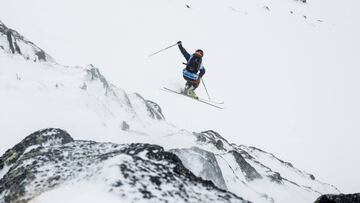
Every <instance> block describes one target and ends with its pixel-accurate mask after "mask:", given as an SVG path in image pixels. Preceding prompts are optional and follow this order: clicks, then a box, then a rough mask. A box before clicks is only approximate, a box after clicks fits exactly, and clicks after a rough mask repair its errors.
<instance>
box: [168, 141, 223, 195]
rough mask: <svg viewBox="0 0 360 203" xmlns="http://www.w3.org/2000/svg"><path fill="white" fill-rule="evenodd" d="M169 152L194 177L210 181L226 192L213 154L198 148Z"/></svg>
mask: <svg viewBox="0 0 360 203" xmlns="http://www.w3.org/2000/svg"><path fill="white" fill-rule="evenodd" d="M170 151H171V152H173V153H175V154H176V155H177V156H178V157H179V158H180V159H181V161H182V162H183V164H184V165H185V167H186V168H188V169H190V170H191V171H192V172H193V173H194V174H195V175H197V176H199V177H201V178H203V179H205V180H211V181H212V182H213V183H214V184H215V185H216V186H218V187H219V188H221V189H224V190H227V186H226V183H225V180H224V177H223V174H222V172H221V169H220V167H219V164H218V162H217V160H216V157H215V155H214V153H212V152H209V151H205V150H203V149H200V148H198V147H192V148H190V149H173V150H170Z"/></svg>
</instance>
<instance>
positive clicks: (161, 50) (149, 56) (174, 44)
mask: <svg viewBox="0 0 360 203" xmlns="http://www.w3.org/2000/svg"><path fill="white" fill-rule="evenodd" d="M176 45H178V43H176V44H173V45H171V46H168V47H166V48H164V49H161V50H160V51H157V52H155V53H153V54H150V55H149V56H148V57H151V56H154V55H155V54H158V53H160V52H163V51H165V50H167V49H170V48H171V47H173V46H176Z"/></svg>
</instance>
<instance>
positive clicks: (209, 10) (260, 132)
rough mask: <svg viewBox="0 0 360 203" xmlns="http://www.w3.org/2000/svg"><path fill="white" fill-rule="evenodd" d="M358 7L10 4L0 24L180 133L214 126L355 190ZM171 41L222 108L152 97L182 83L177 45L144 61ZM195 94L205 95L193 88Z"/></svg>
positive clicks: (330, 0) (232, 1)
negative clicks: (158, 113)
mask: <svg viewBox="0 0 360 203" xmlns="http://www.w3.org/2000/svg"><path fill="white" fill-rule="evenodd" d="M185 4H187V5H188V6H189V7H190V8H187V6H186V5H185ZM359 4H360V3H359V1H358V0H343V1H336V0H316V1H315V0H308V1H307V3H306V4H304V3H302V2H301V1H294V0H184V1H182V0H180V1H179V0H176V1H175V0H157V1H146V0H143V1H141V0H108V1H106V3H104V2H103V1H88V0H77V1H76V2H74V1H71V0H62V1H47V0H27V1H18V0H14V1H2V2H1V6H0V19H2V20H3V21H5V22H6V23H7V24H8V25H11V26H12V27H14V28H17V29H18V30H19V31H20V32H21V33H23V34H25V35H26V36H27V37H29V38H31V39H32V40H33V41H34V42H36V44H38V45H39V46H40V47H42V48H43V49H45V50H47V51H48V52H49V53H50V54H51V55H52V56H54V57H55V58H56V59H57V60H58V61H59V62H61V63H62V64H71V65H75V64H76V65H77V64H79V65H83V66H85V65H87V64H88V63H93V64H95V65H96V66H98V67H101V72H102V73H103V74H104V75H106V76H107V78H108V79H109V80H111V81H112V82H113V83H114V84H116V85H117V86H119V87H122V88H124V89H126V90H127V91H129V92H139V93H140V94H141V95H142V96H144V97H145V98H149V99H151V100H156V101H157V102H158V103H159V104H160V105H161V106H162V107H163V108H164V109H166V114H165V116H166V118H167V119H168V120H170V121H172V122H173V123H175V124H176V125H177V126H178V127H181V128H186V129H193V130H195V131H201V130H204V129H208V128H209V126H212V128H213V129H216V130H217V131H219V132H220V133H221V134H222V135H223V136H225V137H227V138H228V139H229V140H231V141H232V142H236V143H242V144H245V145H254V146H257V147H259V148H261V149H265V150H266V151H271V152H273V153H275V154H277V155H279V156H280V157H282V158H284V159H287V160H292V161H293V162H294V163H296V165H298V166H301V168H304V169H307V170H309V171H313V172H314V174H315V175H316V176H319V177H321V178H322V179H325V180H329V181H330V182H332V183H334V184H336V185H337V186H339V187H340V189H342V191H348V192H358V191H357V190H358V188H360V185H359V183H360V179H359V177H358V176H356V175H354V174H357V172H358V171H359V170H360V165H359V164H354V165H352V166H351V167H350V166H349V163H354V161H353V160H354V158H355V157H354V156H355V154H359V153H360V152H359V149H358V147H357V143H359V136H358V135H359V133H360V129H359V126H358V123H359V122H360V120H359V116H358V115H359V114H360V108H359V105H358V104H359V103H360V97H359V94H354V93H356V92H358V87H359V85H360V84H359V80H358V78H359V76H360V72H359V68H358V67H359V64H360V61H359V57H358V56H359V53H360V40H359V37H358V36H359V35H360V22H359V19H360V17H359V12H358V10H359V9H360V5H359ZM178 40H182V41H183V42H184V46H185V48H187V49H188V50H189V51H190V52H191V51H193V50H195V49H197V48H202V49H203V50H204V51H205V58H204V64H205V66H206V68H207V74H206V75H205V78H204V80H205V82H206V85H207V87H208V89H209V92H210V94H211V97H212V98H213V99H216V100H224V101H225V102H226V107H227V109H226V110H225V111H218V110H215V109H211V108H208V107H207V106H203V105H202V104H194V103H193V102H191V101H189V100H187V99H186V98H176V97H174V96H173V95H169V94H167V93H165V92H162V91H159V89H160V88H161V87H162V86H169V87H174V88H178V87H182V86H183V79H182V77H181V69H182V68H183V66H182V65H181V63H182V62H183V61H184V59H183V58H182V56H181V55H180V53H179V52H178V50H176V48H173V49H170V50H168V51H167V52H164V53H162V54H160V55H157V56H154V57H152V58H148V57H147V56H148V55H149V54H151V53H153V52H155V51H157V50H158V49H161V48H163V47H166V46H169V45H171V44H173V43H175V42H177V41H178ZM198 94H199V95H200V96H202V97H206V93H205V92H204V89H203V88H202V87H200V88H199V90H198ZM189 115H193V116H189ZM220 120H221V121H223V122H219V121H220ZM29 132H31V131H29ZM29 132H28V133H29ZM23 135H24V134H22V136H23ZM304 157H311V159H304ZM334 160H336V162H337V164H336V167H334ZM355 163H358V162H356V161H355Z"/></svg>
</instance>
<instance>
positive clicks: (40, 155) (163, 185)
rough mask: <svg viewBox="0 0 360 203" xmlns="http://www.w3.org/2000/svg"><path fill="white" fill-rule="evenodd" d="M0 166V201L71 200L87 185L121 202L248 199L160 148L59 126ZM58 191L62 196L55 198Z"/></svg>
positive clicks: (38, 134) (26, 143)
mask: <svg viewBox="0 0 360 203" xmlns="http://www.w3.org/2000/svg"><path fill="white" fill-rule="evenodd" d="M0 164H1V165H3V164H6V165H8V166H9V167H10V170H9V171H8V172H7V174H6V175H5V176H4V177H3V178H1V179H0V202H14V203H17V202H19V203H20V202H32V203H38V202H49V201H51V202H69V201H71V202H73V200H71V199H72V198H74V196H75V197H77V198H79V194H81V192H82V191H83V189H82V188H81V187H80V186H84V185H85V188H91V187H95V188H98V190H100V191H102V192H101V194H103V195H104V196H106V197H107V198H112V199H116V198H117V199H118V201H121V202H139V201H140V202H229V203H230V202H239V203H245V202H248V201H243V199H242V198H240V197H238V196H236V195H234V194H232V193H230V192H226V191H224V190H219V189H218V188H217V187H215V186H214V185H213V184H212V182H210V181H204V180H202V179H201V178H198V177H196V176H194V175H193V174H192V173H191V172H190V171H189V170H188V169H186V168H185V167H184V166H183V165H182V163H181V161H180V160H179V159H178V158H177V157H176V156H175V155H174V154H171V153H168V152H165V151H164V150H163V148H162V147H160V146H156V145H149V144H123V145H119V144H113V143H97V142H91V141H74V140H73V139H72V138H71V136H70V135H69V134H68V133H66V132H65V131H62V130H59V129H45V130H41V131H38V132H35V133H33V134H31V135H30V136H28V137H26V138H25V139H24V140H23V141H22V142H20V143H19V144H17V145H16V146H15V147H14V148H12V149H10V150H8V151H7V152H6V153H5V154H4V155H3V156H2V157H0ZM0 167H1V166H0ZM1 169H2V168H0V170H1ZM61 186H64V187H61ZM69 187H70V188H71V189H72V191H71V192H69V191H67V192H66V193H63V191H66V189H68V188H69ZM59 188H60V189H59ZM64 188H65V190H64ZM58 189H59V190H60V191H62V197H61V199H53V197H55V196H56V194H57V193H58ZM90 196H91V195H90ZM68 200H69V201H68ZM78 200H84V199H78ZM99 201H101V202H104V201H103V199H102V196H100V197H98V198H95V199H91V200H89V199H87V202H99ZM80 202H83V201H80Z"/></svg>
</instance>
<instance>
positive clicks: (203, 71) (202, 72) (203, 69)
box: [199, 66, 206, 78]
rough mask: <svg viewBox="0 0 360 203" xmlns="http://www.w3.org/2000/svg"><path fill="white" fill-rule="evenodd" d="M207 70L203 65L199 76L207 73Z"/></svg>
mask: <svg viewBox="0 0 360 203" xmlns="http://www.w3.org/2000/svg"><path fill="white" fill-rule="evenodd" d="M205 72H206V70H205V67H204V66H201V68H200V73H199V78H201V77H202V76H203V75H205Z"/></svg>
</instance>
